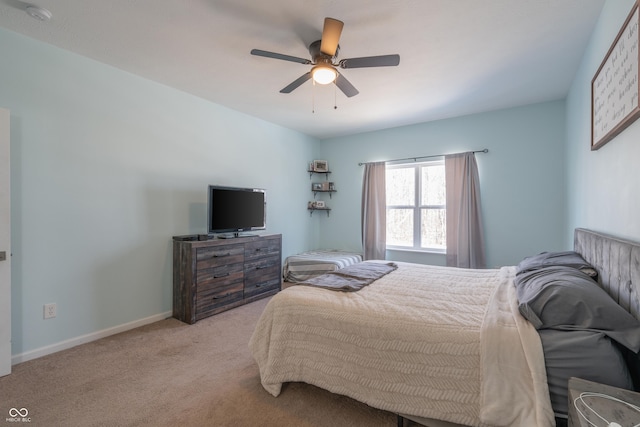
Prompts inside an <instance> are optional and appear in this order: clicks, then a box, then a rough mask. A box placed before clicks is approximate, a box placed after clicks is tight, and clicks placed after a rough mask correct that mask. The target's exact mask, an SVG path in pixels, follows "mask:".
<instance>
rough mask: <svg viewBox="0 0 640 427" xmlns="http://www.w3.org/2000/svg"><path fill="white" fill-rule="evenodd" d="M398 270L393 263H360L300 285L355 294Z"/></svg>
mask: <svg viewBox="0 0 640 427" xmlns="http://www.w3.org/2000/svg"><path fill="white" fill-rule="evenodd" d="M396 268H398V265H397V264H395V263H393V262H388V263H384V264H383V263H377V262H360V263H358V264H354V265H350V266H348V267H345V268H341V269H340V270H336V271H331V272H329V273H326V274H323V275H321V276H317V277H313V278H311V279H309V280H306V281H304V282H302V283H300V285H307V286H315V287H319V288H324V289H330V290H332V291H343V292H355V291H359V290H360V289H362V288H364V287H365V286H367V285H369V284H370V283H372V282H374V281H376V280H378V279H379V278H381V277H382V276H385V275H387V274H389V273H391V272H392V271H393V270H395V269H396Z"/></svg>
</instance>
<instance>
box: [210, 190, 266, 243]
mask: <svg viewBox="0 0 640 427" xmlns="http://www.w3.org/2000/svg"><path fill="white" fill-rule="evenodd" d="M207 205H208V214H207V217H208V227H207V233H208V234H217V233H233V235H234V236H236V237H237V236H238V235H239V233H240V232H243V231H252V230H265V229H266V228H267V197H266V191H265V190H264V189H261V188H237V187H222V186H218V185H210V186H209V195H208V203H207ZM221 237H225V236H221Z"/></svg>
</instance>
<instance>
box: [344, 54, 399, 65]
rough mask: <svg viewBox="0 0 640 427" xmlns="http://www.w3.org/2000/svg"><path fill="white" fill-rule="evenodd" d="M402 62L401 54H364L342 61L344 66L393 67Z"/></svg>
mask: <svg viewBox="0 0 640 427" xmlns="http://www.w3.org/2000/svg"><path fill="white" fill-rule="evenodd" d="M399 63H400V55H380V56H364V57H362V58H349V59H343V60H341V61H340V67H342V68H365V67H393V66H396V65H398V64H399Z"/></svg>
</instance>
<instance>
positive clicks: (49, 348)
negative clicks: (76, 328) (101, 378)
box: [11, 311, 172, 365]
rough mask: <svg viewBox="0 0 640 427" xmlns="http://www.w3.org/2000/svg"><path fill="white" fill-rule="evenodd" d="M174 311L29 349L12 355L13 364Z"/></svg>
mask: <svg viewBox="0 0 640 427" xmlns="http://www.w3.org/2000/svg"><path fill="white" fill-rule="evenodd" d="M171 315H172V312H171V311H167V312H164V313H160V314H155V315H153V316H149V317H145V318H144V319H139V320H134V321H133V322H129V323H125V324H122V325H118V326H114V327H112V328H107V329H103V330H101V331H96V332H92V333H90V334H86V335H81V336H79V337H75V338H71V339H68V340H65V341H61V342H59V343H56V344H51V345H48V346H45V347H40V348H37V349H35V350H31V351H27V352H25V353H21V354H15V355H13V356H11V364H12V365H17V364H18V363H22V362H26V361H28V360H33V359H37V358H38V357H42V356H46V355H48V354H53V353H57V352H58V351H62V350H66V349H68V348H71V347H75V346H77V345H80V344H86V343H88V342H91V341H96V340H99V339H100V338H105V337H108V336H110V335H115V334H119V333H121V332H126V331H129V330H131V329H135V328H139V327H140V326H144V325H148V324H149V323H154V322H158V321H160V320H164V319H166V318H168V317H171Z"/></svg>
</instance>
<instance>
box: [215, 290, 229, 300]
mask: <svg viewBox="0 0 640 427" xmlns="http://www.w3.org/2000/svg"><path fill="white" fill-rule="evenodd" d="M229 295H231V292H229V293H227V294H224V295H222V296H221V297H213V299H224V298H226V297H228V296H229Z"/></svg>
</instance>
